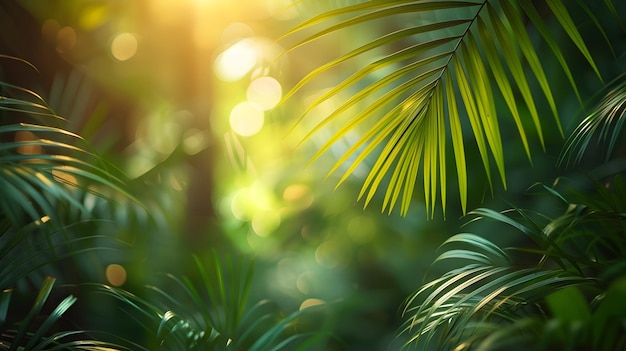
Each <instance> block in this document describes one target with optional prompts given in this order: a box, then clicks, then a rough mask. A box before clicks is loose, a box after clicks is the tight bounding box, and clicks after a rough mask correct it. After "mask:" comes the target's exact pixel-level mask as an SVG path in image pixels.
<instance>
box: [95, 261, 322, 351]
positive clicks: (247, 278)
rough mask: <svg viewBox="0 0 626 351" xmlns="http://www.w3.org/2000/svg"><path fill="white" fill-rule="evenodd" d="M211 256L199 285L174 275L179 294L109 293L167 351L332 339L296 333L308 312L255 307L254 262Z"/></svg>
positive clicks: (292, 345) (258, 349) (281, 346)
mask: <svg viewBox="0 0 626 351" xmlns="http://www.w3.org/2000/svg"><path fill="white" fill-rule="evenodd" d="M210 256H211V258H212V259H211V260H210V262H205V261H202V260H200V259H199V258H197V257H196V258H195V261H196V267H197V268H198V270H199V274H200V281H199V282H197V281H195V280H191V279H189V278H186V277H183V278H178V277H175V276H173V275H168V278H169V284H168V285H170V287H172V286H173V287H174V289H171V288H169V289H161V288H158V287H155V286H151V287H150V289H151V290H152V291H153V292H156V294H157V296H156V298H154V299H150V300H147V299H144V298H140V297H138V296H135V295H133V294H131V293H129V292H127V291H124V290H121V289H117V288H112V287H104V292H105V293H106V294H110V295H111V296H113V297H115V298H117V299H119V300H121V301H123V302H125V303H126V304H127V305H128V306H129V307H131V309H132V311H134V313H133V312H129V315H130V316H131V317H132V318H135V320H136V321H137V322H138V323H139V324H140V325H141V326H142V327H143V328H144V329H145V330H146V331H148V332H149V333H150V334H151V335H152V336H154V337H155V338H156V343H155V344H156V345H159V347H160V348H162V349H166V350H240V349H246V350H254V351H269V350H275V351H279V350H305V349H307V346H310V345H312V344H315V343H317V342H319V341H321V340H322V339H323V338H325V337H326V334H325V333H324V332H322V331H316V332H312V333H308V332H299V331H294V330H293V325H294V324H295V323H296V322H297V320H298V319H299V318H300V317H302V316H303V315H305V314H306V313H308V311H309V310H308V309H302V310H300V311H296V312H293V313H291V314H288V315H286V316H279V315H278V311H277V310H276V308H275V306H274V304H273V303H271V302H270V301H267V300H263V301H260V302H258V303H256V304H253V305H252V306H250V305H249V301H248V293H249V289H250V284H251V278H252V268H253V264H252V262H247V263H246V262H245V261H244V260H239V261H238V262H233V261H232V260H230V259H226V260H221V259H219V257H218V255H217V254H216V253H215V252H213V254H212V255H210ZM224 262H225V264H224ZM312 308H314V307H310V308H309V309H312Z"/></svg>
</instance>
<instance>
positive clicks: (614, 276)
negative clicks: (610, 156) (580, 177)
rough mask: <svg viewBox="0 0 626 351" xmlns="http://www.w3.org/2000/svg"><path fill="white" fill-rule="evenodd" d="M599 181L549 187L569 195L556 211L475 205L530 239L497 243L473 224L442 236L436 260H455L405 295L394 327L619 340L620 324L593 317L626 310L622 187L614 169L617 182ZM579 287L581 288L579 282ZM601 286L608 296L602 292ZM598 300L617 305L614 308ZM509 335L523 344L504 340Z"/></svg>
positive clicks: (449, 344) (528, 341)
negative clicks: (620, 301)
mask: <svg viewBox="0 0 626 351" xmlns="http://www.w3.org/2000/svg"><path fill="white" fill-rule="evenodd" d="M600 187H603V188H604V190H598V191H597V192H594V193H591V194H584V193H581V192H579V191H576V190H572V189H569V190H565V191H564V190H561V189H557V188H549V191H547V193H548V195H549V196H553V197H555V198H557V199H559V200H565V201H566V203H567V206H566V209H565V211H564V213H563V214H561V215H560V216H556V217H554V218H550V217H549V216H545V215H542V214H539V213H532V212H529V211H525V210H521V209H513V210H509V211H505V212H496V211H493V210H490V209H478V210H476V211H474V212H473V214H474V215H477V216H479V217H477V219H480V220H492V221H496V222H498V223H500V224H502V225H504V226H505V227H507V228H511V229H512V230H510V232H509V233H508V234H511V235H515V234H519V235H522V236H524V237H527V238H529V239H531V240H532V244H527V245H523V246H516V247H508V248H506V249H503V248H501V247H500V246H499V245H497V244H495V243H494V242H492V241H490V240H487V239H486V238H484V237H482V236H479V235H477V234H472V233H461V234H457V235H454V236H452V237H451V238H449V239H448V240H446V241H445V242H444V243H443V244H442V246H441V248H442V249H445V251H443V252H442V253H441V254H440V255H439V257H438V258H437V259H436V260H435V261H434V263H435V264H439V262H441V261H447V262H448V264H452V268H451V269H450V270H449V271H447V272H445V273H444V274H442V275H441V276H440V277H438V278H436V279H433V280H432V281H429V282H427V283H426V284H424V285H423V286H422V288H420V289H419V290H418V291H417V292H416V293H415V294H413V295H411V296H410V297H409V298H408V299H407V301H406V303H405V306H406V307H405V310H404V313H405V315H406V316H407V320H406V322H405V324H404V326H403V328H402V329H401V331H400V332H401V333H402V334H405V335H407V337H406V340H408V341H407V343H406V345H405V346H406V347H407V348H413V347H414V348H418V349H419V348H420V347H425V348H426V347H428V345H429V344H436V349H442V350H443V349H450V350H452V349H454V350H465V349H474V347H477V348H478V349H481V350H483V349H484V350H502V348H501V347H505V346H508V347H509V348H511V349H524V348H525V347H526V348H527V347H529V346H533V347H538V349H564V348H565V349H575V347H578V348H583V349H585V348H586V347H587V346H589V347H591V346H592V345H599V343H600V342H601V341H600V340H601V339H602V338H605V337H606V338H608V339H607V342H606V343H605V344H604V345H606V347H605V348H604V349H607V350H608V349H615V348H619V347H618V345H623V343H624V342H626V340H625V339H624V338H623V337H620V336H618V335H619V334H617V333H619V332H620V331H618V329H619V330H622V329H623V328H622V329H620V328H617V329H614V330H612V331H610V332H608V331H604V330H600V329H599V328H598V327H597V326H596V325H595V323H606V322H607V320H608V319H607V318H618V319H620V320H624V318H626V313H625V312H624V310H623V309H621V308H618V307H617V306H616V305H614V303H615V302H616V301H617V296H626V295H624V291H626V290H620V289H623V287H624V286H626V285H625V284H624V282H625V281H626V280H624V279H625V278H624V277H625V276H626V275H625V272H626V271H625V270H624V267H625V264H626V261H625V260H624V254H623V253H624V252H625V251H624V250H626V246H625V243H624V239H623V228H624V219H625V217H624V216H623V213H624V212H623V211H624V209H625V208H626V203H625V201H624V192H623V191H624V187H623V182H622V181H621V179H616V180H615V182H614V184H613V185H612V188H614V189H615V191H614V190H613V189H606V187H604V186H602V185H601V184H599V185H598V188H600ZM569 201H575V202H576V204H573V203H571V202H569ZM519 254H522V255H523V259H520V258H518V257H519V256H517V255H519ZM583 287H584V288H585V290H584V291H585V293H586V294H582V293H581V291H579V289H581V290H582V288H583ZM607 287H609V288H608V290H607ZM607 291H609V292H611V293H610V294H611V295H612V296H613V297H612V298H611V301H608V302H600V301H603V296H605V294H607V293H608V292H607ZM618 291H620V292H618ZM589 296H591V297H589ZM613 299H615V300H613ZM604 304H606V305H611V306H613V308H615V310H614V314H612V315H611V317H609V316H608V315H607V314H606V312H607V309H608V307H606V306H603V305H604ZM546 306H547V307H548V309H546V308H545V307H546ZM594 320H595V322H594V323H592V321H594ZM574 324H575V325H578V326H579V327H578V328H582V329H576V331H574V330H575V329H571V327H572V326H573V325H574ZM549 326H552V327H553V328H556V330H555V329H549ZM522 336H523V337H522ZM592 336H593V337H592ZM510 338H514V339H516V340H518V341H519V342H520V344H519V345H517V346H516V345H514V344H511V343H509V341H510ZM517 338H519V339H517ZM541 345H545V348H542V346H541ZM594 349H596V348H595V347H594Z"/></svg>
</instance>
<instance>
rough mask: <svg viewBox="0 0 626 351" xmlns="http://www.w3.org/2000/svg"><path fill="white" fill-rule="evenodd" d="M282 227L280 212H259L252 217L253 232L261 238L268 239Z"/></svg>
mask: <svg viewBox="0 0 626 351" xmlns="http://www.w3.org/2000/svg"><path fill="white" fill-rule="evenodd" d="M279 226H280V213H278V211H272V210H264V211H258V212H257V213H256V214H255V215H254V216H253V217H252V230H254V233H255V234H256V235H258V236H261V237H267V236H269V235H270V234H272V232H273V231H275V230H276V229H277V228H278V227H279Z"/></svg>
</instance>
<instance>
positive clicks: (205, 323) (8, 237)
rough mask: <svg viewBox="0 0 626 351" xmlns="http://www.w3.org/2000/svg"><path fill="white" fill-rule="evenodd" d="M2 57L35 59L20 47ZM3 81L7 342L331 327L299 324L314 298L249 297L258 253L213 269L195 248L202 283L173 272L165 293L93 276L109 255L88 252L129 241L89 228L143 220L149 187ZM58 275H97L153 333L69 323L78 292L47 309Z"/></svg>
mask: <svg viewBox="0 0 626 351" xmlns="http://www.w3.org/2000/svg"><path fill="white" fill-rule="evenodd" d="M1 58H2V59H5V60H17V61H21V62H23V63H24V64H25V65H27V66H30V64H29V63H27V62H25V61H22V60H20V59H18V58H14V57H8V56H2V57H1ZM31 68H32V69H35V68H34V67H32V66H30V67H28V69H31ZM0 87H1V88H2V90H1V91H0V92H1V93H0V94H1V98H0V111H2V112H3V117H4V118H5V120H7V121H8V123H7V124H5V125H3V126H2V127H0V133H2V136H3V139H6V140H7V141H4V142H3V143H2V145H1V149H2V153H1V154H0V167H1V168H0V174H1V177H2V187H0V192H1V193H2V198H3V201H2V203H1V205H0V210H1V211H0V220H1V223H2V231H1V232H0V263H1V264H0V267H1V268H0V291H2V293H0V334H1V336H0V349H3V350H4V349H6V350H56V349H63V350H105V349H106V350H130V349H142V350H147V349H157V348H158V349H166V350H194V349H201V350H239V349H241V348H242V347H245V349H247V350H270V349H271V350H285V349H289V350H297V349H305V348H306V347H307V346H311V345H313V344H315V343H316V342H318V341H319V340H321V339H322V336H323V334H322V333H321V332H320V331H311V332H307V334H304V333H301V332H298V331H296V330H294V326H295V324H296V322H297V319H298V318H299V317H300V316H301V315H303V314H304V313H306V310H304V309H303V310H301V311H298V312H294V313H293V314H291V315H288V316H285V317H281V316H280V315H279V309H278V308H277V307H274V308H271V307H270V306H271V304H270V303H269V302H268V301H262V302H259V303H258V304H256V305H254V306H252V307H250V306H248V305H247V301H248V293H249V290H250V281H251V279H252V267H253V265H252V263H250V264H244V263H243V262H239V263H237V264H233V262H232V261H231V260H227V266H222V265H221V263H220V260H219V259H218V257H217V254H216V255H215V256H214V260H213V262H212V267H213V269H212V270H210V271H207V270H206V268H205V265H204V264H202V263H201V262H200V260H199V259H197V258H196V262H197V267H198V269H199V272H200V278H201V281H202V283H203V284H202V285H201V288H198V287H197V286H196V285H195V284H194V283H193V282H191V281H190V280H189V279H188V278H182V279H180V278H176V277H174V276H172V275H169V276H168V277H169V280H170V282H172V283H174V285H175V286H177V287H179V288H180V291H178V292H175V293H176V295H173V294H174V293H172V294H170V293H167V292H165V291H164V290H161V289H159V288H157V287H152V288H151V289H152V290H153V291H155V292H157V295H158V298H156V297H154V296H153V298H154V299H155V301H149V300H146V299H142V298H140V297H138V296H136V295H134V294H132V293H130V292H128V291H126V290H123V289H120V288H115V287H110V286H106V285H103V284H95V285H94V283H91V282H90V281H89V279H94V278H95V277H94V276H93V275H90V274H89V269H88V267H89V266H90V265H92V264H93V260H94V259H95V260H96V261H99V262H101V261H102V260H103V258H104V256H102V255H100V256H98V255H96V256H90V255H89V254H90V253H92V252H94V251H100V250H108V251H110V250H116V251H120V250H123V249H124V246H123V245H119V243H117V238H116V236H112V235H96V234H87V235H86V234H85V233H98V232H106V231H107V230H109V229H111V226H110V222H112V221H118V222H122V223H124V225H125V226H128V227H129V228H130V227H132V225H133V223H132V220H131V219H129V217H133V215H132V214H133V213H137V212H138V211H146V207H143V206H142V205H141V203H140V202H139V200H137V199H136V198H135V197H134V196H133V195H131V191H138V189H141V187H140V188H137V187H136V186H135V188H133V189H132V190H131V188H130V187H129V185H130V184H131V183H132V182H131V180H129V179H128V178H127V177H125V176H124V175H123V173H122V172H121V171H120V170H118V169H116V168H115V167H114V166H113V165H112V164H110V163H109V162H108V161H106V160H105V159H103V158H102V157H100V156H98V154H97V153H96V152H95V151H94V150H93V149H91V147H90V145H89V144H88V142H87V141H86V140H84V139H83V138H82V137H81V136H79V135H78V134H76V133H74V132H71V131H69V130H67V129H65V128H64V126H63V125H64V124H67V121H66V120H65V119H63V118H62V117H60V116H58V115H57V114H56V113H55V112H54V111H53V110H52V109H51V108H50V107H49V106H48V105H47V103H46V101H45V100H44V99H43V98H42V97H41V96H39V95H38V94H36V93H35V92H33V91H30V90H27V89H25V88H22V87H18V86H14V85H12V84H10V83H7V82H0ZM159 166H160V165H157V166H155V168H157V167H159ZM153 172H156V171H154V170H153ZM148 173H149V172H148ZM134 181H135V182H137V180H134ZM157 210H158V208H157ZM120 212H122V213H121V215H120ZM157 213H159V212H157V211H156V210H155V211H153V213H152V214H157ZM140 217H141V216H140ZM143 217H145V218H148V219H147V220H144V221H139V222H138V224H139V225H142V226H144V229H145V228H146V227H145V226H146V225H147V224H150V223H151V224H152V225H154V224H155V223H157V224H159V223H162V222H160V221H154V220H152V221H151V220H150V218H151V217H150V213H149V214H144V215H143ZM118 228H119V227H118ZM113 229H115V226H113ZM68 261H70V262H72V263H73V267H74V268H73V269H72V274H71V275H73V276H75V277H77V279H78V280H77V281H72V280H70V279H71V277H70V276H64V275H65V274H66V273H65V272H64V271H65V270H64V269H63V267H64V265H65V264H67V262H68ZM81 271H82V272H81ZM56 275H61V276H64V277H63V279H64V283H65V284H72V285H78V286H79V287H80V286H83V289H87V290H93V289H92V288H90V287H95V290H96V291H100V292H106V295H109V296H113V297H114V298H115V299H117V300H120V301H122V302H123V303H124V305H125V308H124V310H128V308H132V309H131V310H128V312H129V314H130V317H131V318H132V319H134V320H135V321H136V323H137V327H136V328H137V329H139V328H141V327H143V328H145V329H146V332H147V333H148V335H152V336H153V337H154V339H153V340H145V338H140V340H134V339H133V338H131V337H127V336H115V335H113V331H112V330H84V329H75V328H66V327H65V324H66V323H61V320H62V317H63V315H64V314H66V312H67V311H68V309H70V308H71V307H72V306H74V305H75V304H76V302H77V300H78V299H77V297H76V296H74V295H69V296H67V297H65V298H64V299H62V300H61V301H60V302H58V303H57V305H56V307H54V308H53V309H52V310H51V311H48V308H49V306H48V305H49V304H50V303H54V302H50V301H49V300H50V295H51V293H52V292H53V288H54V285H55V282H56V281H57V279H56V278H54V277H53V276H56ZM37 281H43V284H42V286H41V287H40V289H39V293H38V295H37V297H36V298H35V300H34V302H32V306H31V307H30V309H29V310H28V311H27V312H25V313H24V314H23V315H22V311H23V310H24V309H25V307H26V306H27V305H28V303H26V304H23V303H18V304H17V305H15V304H12V300H14V299H12V298H13V297H14V296H15V295H16V293H20V292H21V293H24V292H25V291H28V290H30V289H29V288H28V287H29V286H30V285H31V284H32V283H35V284H36V282H37ZM18 287H22V289H17V288H18ZM24 288H25V289H24ZM202 288H203V289H204V290H202ZM20 290H21V291H20ZM181 294H182V295H181ZM181 296H182V297H181ZM157 300H158V301H160V302H159V303H158V307H157V302H156V301H157ZM174 311H177V312H174ZM142 318H143V319H142ZM144 319H145V320H144ZM138 342H143V343H145V344H143V343H142V344H139V343H138Z"/></svg>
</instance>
